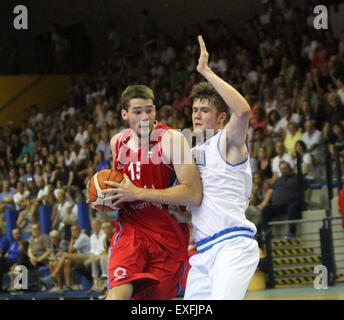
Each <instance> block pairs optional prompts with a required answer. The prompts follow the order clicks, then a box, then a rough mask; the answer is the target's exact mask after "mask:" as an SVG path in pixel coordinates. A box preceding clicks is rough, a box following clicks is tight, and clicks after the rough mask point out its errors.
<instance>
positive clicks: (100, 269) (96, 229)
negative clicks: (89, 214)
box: [84, 219, 107, 292]
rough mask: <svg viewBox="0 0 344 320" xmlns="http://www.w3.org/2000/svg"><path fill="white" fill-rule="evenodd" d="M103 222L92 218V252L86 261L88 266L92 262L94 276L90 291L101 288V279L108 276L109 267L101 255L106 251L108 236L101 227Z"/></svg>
mask: <svg viewBox="0 0 344 320" xmlns="http://www.w3.org/2000/svg"><path fill="white" fill-rule="evenodd" d="M101 226H102V225H101V222H100V220H99V219H92V221H91V227H92V230H93V233H92V235H91V239H90V243H91V254H90V257H89V258H88V259H87V260H86V261H85V262H84V265H85V266H87V265H89V264H90V263H91V264H92V278H93V285H92V287H91V289H90V290H89V292H92V291H98V290H101V283H100V279H104V277H105V278H106V274H107V270H106V269H107V268H106V261H104V259H101V256H102V254H103V252H104V239H105V237H106V235H105V233H104V231H103V230H102V229H101Z"/></svg>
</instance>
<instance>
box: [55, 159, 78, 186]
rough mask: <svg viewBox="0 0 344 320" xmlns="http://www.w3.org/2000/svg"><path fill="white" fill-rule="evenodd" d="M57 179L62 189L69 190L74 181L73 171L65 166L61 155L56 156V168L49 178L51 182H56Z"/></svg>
mask: <svg viewBox="0 0 344 320" xmlns="http://www.w3.org/2000/svg"><path fill="white" fill-rule="evenodd" d="M57 181H61V184H62V186H63V189H64V190H69V189H70V187H71V186H72V183H73V181H74V172H73V170H71V168H69V167H67V166H66V163H65V159H64V157H63V156H60V157H59V158H58V160H57V165H56V168H55V170H54V171H53V174H52V177H51V180H50V182H52V183H57Z"/></svg>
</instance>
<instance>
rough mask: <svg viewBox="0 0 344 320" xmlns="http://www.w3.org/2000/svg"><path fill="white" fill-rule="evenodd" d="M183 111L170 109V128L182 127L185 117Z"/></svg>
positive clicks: (183, 126)
mask: <svg viewBox="0 0 344 320" xmlns="http://www.w3.org/2000/svg"><path fill="white" fill-rule="evenodd" d="M182 112H183V111H182V110H178V109H173V110H172V119H171V128H173V129H184V128H185V119H184V117H183V113H182Z"/></svg>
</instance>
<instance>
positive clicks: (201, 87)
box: [190, 82, 230, 123]
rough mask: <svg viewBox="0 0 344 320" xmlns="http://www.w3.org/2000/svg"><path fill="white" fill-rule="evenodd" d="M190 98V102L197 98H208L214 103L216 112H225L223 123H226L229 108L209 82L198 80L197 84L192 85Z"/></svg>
mask: <svg viewBox="0 0 344 320" xmlns="http://www.w3.org/2000/svg"><path fill="white" fill-rule="evenodd" d="M190 99H191V100H192V103H193V102H194V101H195V100H197V99H200V100H202V99H208V100H209V101H210V102H212V103H213V104H214V106H215V107H216V110H217V113H218V114H220V113H222V112H224V113H226V115H227V117H226V119H225V121H224V123H226V121H227V120H228V118H229V115H230V114H229V108H228V106H227V104H226V102H224V100H223V99H222V97H221V96H220V95H219V94H218V92H217V91H216V90H215V88H214V87H213V86H212V85H211V84H210V83H209V82H200V83H199V84H197V85H196V86H194V87H193V88H192V91H191V94H190Z"/></svg>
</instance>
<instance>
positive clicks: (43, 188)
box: [32, 177, 49, 207]
mask: <svg viewBox="0 0 344 320" xmlns="http://www.w3.org/2000/svg"><path fill="white" fill-rule="evenodd" d="M37 187H38V193H37V197H36V199H33V200H32V203H33V204H34V205H35V206H37V207H38V206H39V205H44V204H45V203H46V200H47V196H48V193H49V187H48V185H46V184H45V180H44V178H43V177H40V178H38V180H37Z"/></svg>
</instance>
